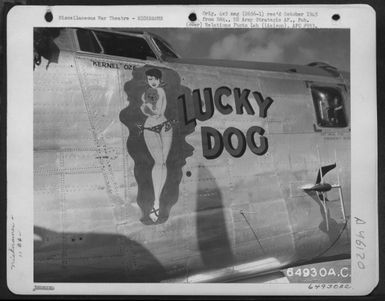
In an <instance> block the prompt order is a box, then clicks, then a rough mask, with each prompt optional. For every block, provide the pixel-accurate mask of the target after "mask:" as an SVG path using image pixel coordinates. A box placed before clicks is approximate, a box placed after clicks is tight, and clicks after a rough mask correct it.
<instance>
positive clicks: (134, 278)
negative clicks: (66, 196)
mask: <svg viewBox="0 0 385 301" xmlns="http://www.w3.org/2000/svg"><path fill="white" fill-rule="evenodd" d="M34 234H35V241H34V281H35V282H83V283H91V282H106V283H108V282H115V283H116V282H159V281H161V280H163V279H165V278H166V271H165V270H164V268H163V266H162V265H161V264H160V263H159V261H158V260H157V259H156V258H155V257H154V256H153V255H152V254H151V253H150V252H149V251H148V250H147V249H146V248H144V247H143V246H142V245H141V244H139V243H138V242H136V241H133V240H130V239H128V238H127V237H125V236H123V235H118V234H96V233H95V234H94V233H58V232H54V231H49V230H47V229H44V228H41V227H34ZM36 238H37V240H36Z"/></svg>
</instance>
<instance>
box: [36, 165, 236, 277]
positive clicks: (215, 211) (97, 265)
mask: <svg viewBox="0 0 385 301" xmlns="http://www.w3.org/2000/svg"><path fill="white" fill-rule="evenodd" d="M198 178H199V179H200V181H198V186H197V193H196V195H197V198H196V237H197V243H198V249H199V254H200V261H201V262H202V264H203V266H201V267H200V268H198V269H199V270H200V271H201V272H204V271H210V270H215V269H217V268H223V267H229V266H232V265H233V263H234V255H233V253H232V249H231V244H230V240H229V236H228V233H227V228H226V220H225V214H224V207H223V202H222V193H221V190H220V187H219V186H218V184H217V182H216V180H215V179H214V178H213V176H212V174H211V173H210V171H209V170H208V169H207V168H206V167H201V168H200V170H199V174H198ZM204 179H210V184H209V185H207V181H204ZM203 183H205V184H203ZM155 227H156V226H155ZM154 231H155V228H154ZM34 234H35V241H34V281H35V282H83V283H93V282H96V283H97V282H100V283H101V282H107V283H108V282H111V283H119V282H121V283H127V282H160V281H162V280H165V279H167V278H168V277H169V276H170V275H169V274H168V273H167V271H166V269H165V268H164V267H163V266H162V264H161V263H160V262H159V261H158V259H157V258H155V256H154V255H153V254H152V253H151V252H150V251H149V250H147V249H146V248H145V247H143V246H142V245H141V244H140V243H138V242H136V241H134V240H131V239H129V238H127V237H126V236H123V235H119V234H102V233H76V232H73V233H71V232H67V233H59V232H55V231H50V230H47V229H44V228H41V227H37V226H35V227H34ZM176 239H178V238H176ZM192 269H193V270H194V267H192ZM193 270H191V271H190V272H193Z"/></svg>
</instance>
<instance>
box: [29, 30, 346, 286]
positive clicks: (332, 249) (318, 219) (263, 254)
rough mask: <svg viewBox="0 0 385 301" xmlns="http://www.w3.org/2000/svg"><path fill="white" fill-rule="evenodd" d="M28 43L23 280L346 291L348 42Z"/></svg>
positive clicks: (184, 34)
mask: <svg viewBox="0 0 385 301" xmlns="http://www.w3.org/2000/svg"><path fill="white" fill-rule="evenodd" d="M33 44H34V71H33V149H34V151H33V166H34V167H33V174H34V176H33V181H34V196H33V225H34V248H33V254H34V258H33V261H34V262H33V278H34V279H33V280H34V282H36V283H40V282H43V283H44V282H49V283H55V282H60V283H63V282H70V283H94V282H102V283H105V282H108V283H129V282H134V283H137V282H168V283H200V282H211V283H224V282H246V283H247V282H249V283H264V282H268V283H275V282H276V283H313V282H314V283H327V284H328V285H334V284H338V285H342V286H346V285H348V286H349V283H350V282H351V267H350V256H351V244H350V239H351V227H350V224H351V214H350V208H351V206H350V203H351V156H350V153H351V144H350V134H351V132H350V129H351V122H350V121H351V118H350V116H351V114H350V108H351V106H350V75H349V72H350V49H349V45H350V30H349V29H245V28H243V29H196V28H194V29H187V28H131V29H127V28H114V29H111V28H98V29H90V28H72V27H65V28H52V27H51V28H48V27H35V28H34V39H33ZM274 281H275V282H274Z"/></svg>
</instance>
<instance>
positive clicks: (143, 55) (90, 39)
mask: <svg viewBox="0 0 385 301" xmlns="http://www.w3.org/2000/svg"><path fill="white" fill-rule="evenodd" d="M77 36H78V40H79V46H80V50H82V51H87V52H92V53H104V54H107V55H116V56H123V57H127V58H134V59H139V60H146V59H148V58H154V59H156V56H155V54H154V52H153V51H152V50H151V48H150V46H149V45H148V43H147V41H146V40H145V39H144V38H141V37H136V36H130V35H124V34H117V33H110V32H103V31H93V30H88V29H78V30H77ZM98 41H99V43H100V45H101V47H100V46H99V43H98ZM101 48H102V49H101Z"/></svg>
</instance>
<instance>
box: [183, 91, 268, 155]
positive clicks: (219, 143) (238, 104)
mask: <svg viewBox="0 0 385 301" xmlns="http://www.w3.org/2000/svg"><path fill="white" fill-rule="evenodd" d="M232 94H233V95H234V105H233V106H232V105H230V104H228V103H227V104H224V103H223V102H222V96H227V97H229V96H230V95H232ZM250 94H251V95H252V96H253V99H254V101H255V102H256V104H257V107H258V109H259V112H258V116H259V117H260V118H266V117H267V110H268V109H269V108H270V106H271V104H272V103H273V99H272V98H270V97H266V98H264V97H263V96H262V94H261V93H260V92H259V91H253V92H251V91H250V90H249V89H243V90H241V89H240V88H234V89H233V90H231V89H230V88H229V87H226V86H222V87H219V88H217V89H216V90H215V93H214V96H213V92H212V89H211V88H204V89H203V101H202V98H201V92H200V90H199V89H195V90H194V91H193V92H192V95H187V94H182V95H180V96H179V97H178V98H179V100H180V102H179V103H180V105H179V112H180V114H181V116H183V117H184V118H183V120H184V121H185V123H186V124H189V123H191V122H195V120H196V119H198V120H199V121H207V120H209V119H210V118H211V117H212V116H213V115H214V108H216V110H217V111H218V112H220V113H221V114H223V115H228V114H231V113H233V112H234V110H235V114H237V115H242V114H244V112H246V113H247V114H249V115H255V113H256V112H255V110H254V108H253V106H252V104H251V103H250V100H249V96H250ZM191 97H192V102H193V106H188V105H187V103H186V102H187V101H190V100H191ZM203 102H204V107H205V111H203ZM264 133H265V130H264V129H263V128H262V127H260V126H251V127H250V128H249V129H248V130H247V132H246V135H245V134H244V133H243V132H242V131H241V130H239V129H237V128H235V127H228V128H227V129H226V130H225V131H224V133H223V135H222V134H221V133H220V132H219V131H218V130H216V129H215V128H213V127H209V126H202V128H201V138H202V150H203V156H204V157H205V158H206V159H215V158H218V157H219V156H220V155H221V154H222V152H223V150H224V149H226V150H227V152H228V153H229V154H230V155H232V156H233V157H235V158H238V157H241V156H242V155H243V154H244V153H245V151H246V145H247V146H248V147H249V149H250V150H251V151H252V152H253V153H254V154H256V155H258V156H262V155H264V154H265V153H266V152H267V150H268V141H267V138H266V137H265V136H264ZM256 134H258V135H259V144H257V143H256V142H255V135H256ZM232 136H236V137H237V140H238V145H237V146H236V147H234V146H233V145H232V143H231V137H232ZM212 139H213V140H214V143H212V141H213V140H212Z"/></svg>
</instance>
